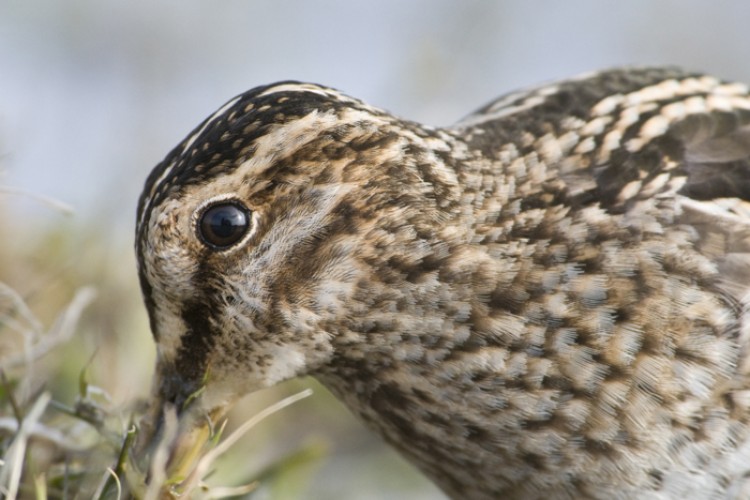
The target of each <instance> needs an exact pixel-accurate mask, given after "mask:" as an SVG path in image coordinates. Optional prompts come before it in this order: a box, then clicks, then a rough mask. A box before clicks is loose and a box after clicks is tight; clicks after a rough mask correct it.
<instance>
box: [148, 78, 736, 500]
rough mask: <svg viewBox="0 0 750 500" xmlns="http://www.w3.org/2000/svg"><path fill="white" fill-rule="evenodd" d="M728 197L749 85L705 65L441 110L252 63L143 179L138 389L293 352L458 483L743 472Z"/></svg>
mask: <svg viewBox="0 0 750 500" xmlns="http://www.w3.org/2000/svg"><path fill="white" fill-rule="evenodd" d="M748 202H750V97H748V88H747V87H746V86H744V85H739V84H731V83H725V82H722V81H720V80H718V79H715V78H712V77H709V76H704V75H699V74H690V73H685V72H683V71H680V70H677V69H623V70H611V71H605V72H601V73H594V74H590V75H585V76H581V77H578V78H576V79H572V80H568V81H563V82H559V83H556V84H552V85H548V86H542V87H539V88H536V89H532V90H527V91H522V92H517V93H513V94H510V95H507V96H505V97H502V98H500V99H498V100H496V101H494V102H492V103H490V104H489V105H487V106H485V107H483V108H481V109H480V110H479V111H477V112H476V113H474V114H472V115H470V116H469V117H467V118H465V119H464V120H462V121H461V122H459V123H458V124H456V125H454V126H451V127H446V128H432V127H427V126H424V125H420V124H418V123H414V122H409V121H404V120H402V119H399V118H396V117H393V116H392V115H390V114H388V113H386V112H384V111H382V110H379V109H375V108H373V107H370V106H368V105H366V104H364V103H362V102H360V101H358V100H356V99H352V98H350V97H347V96H345V95H343V94H340V93H339V92H337V91H335V90H332V89H329V88H325V87H320V86H317V85H312V84H302V83H296V82H282V83H278V84H274V85H269V86H265V87H257V88H255V89H252V90H250V91H248V92H247V93H245V94H242V95H240V96H238V97H236V98H234V99H232V100H231V101H229V102H228V103H227V104H225V105H224V106H223V107H222V108H221V109H219V110H218V111H217V112H216V113H214V114H213V115H212V116H210V117H209V118H208V119H207V120H206V121H204V122H203V123H202V124H201V125H200V126H199V127H198V128H196V129H195V130H194V131H193V132H192V133H191V134H190V135H189V136H188V137H187V139H185V140H184V141H183V142H182V144H180V145H179V146H178V147H177V148H175V149H174V150H173V151H172V152H171V153H170V154H169V155H168V156H167V158H166V159H165V160H164V161H163V162H162V163H161V164H159V165H158V166H157V167H156V168H155V170H154V171H153V172H152V174H151V175H150V177H149V179H148V181H147V183H146V187H145V189H144V192H143V195H142V197H141V199H140V203H139V208H138V227H137V242H136V248H137V254H138V261H139V272H140V278H141V284H142V288H143V294H144V297H145V301H146V304H147V307H148V311H149V315H150V319H151V325H152V329H153V331H154V336H155V339H156V343H157V348H158V366H157V380H156V382H155V386H154V387H155V389H154V393H155V396H156V403H155V407H156V408H159V407H160V405H162V404H164V403H166V402H168V403H173V404H176V405H177V406H178V407H181V406H182V405H183V403H185V401H186V400H187V399H188V397H189V396H190V395H191V394H192V393H194V392H195V391H196V390H198V389H199V388H201V387H203V390H202V391H201V392H200V395H199V396H198V397H197V398H195V399H194V400H192V401H191V403H190V405H189V408H190V411H189V412H186V413H191V415H193V417H192V418H194V419H195V418H198V417H196V415H201V414H204V413H209V414H212V415H215V414H220V413H223V412H224V411H225V408H226V407H227V405H229V404H231V403H232V402H233V401H235V400H236V399H237V398H238V397H240V396H242V395H244V394H246V393H248V392H250V391H253V390H256V389H259V388H262V387H267V386H271V385H274V384H276V383H278V382H281V381H283V380H286V379H289V378H292V377H296V376H300V375H313V376H315V377H316V378H318V379H319V380H320V381H321V382H322V383H323V384H325V386H326V387H328V388H329V389H330V390H331V391H332V392H333V393H334V394H335V395H336V396H338V397H339V398H340V399H341V400H342V401H344V402H345V403H346V405H347V406H348V407H349V408H350V409H351V410H352V411H353V412H354V413H355V414H356V415H358V416H359V417H360V418H361V419H362V420H364V421H365V422H366V423H367V424H368V425H369V426H370V427H371V428H373V429H375V430H376V431H377V432H378V433H380V434H381V435H382V436H383V437H384V438H385V439H386V440H387V441H388V442H390V443H391V444H392V445H393V446H395V447H396V448H398V449H399V451H400V452H401V453H403V454H404V455H405V456H406V457H408V458H409V459H410V460H411V461H412V462H413V463H415V464H416V465H417V466H418V467H419V468H420V469H421V470H422V471H424V473H425V474H426V475H427V476H428V477H430V478H431V479H432V480H433V481H435V482H436V483H437V484H438V485H439V486H440V487H441V488H442V489H443V490H444V491H445V492H446V493H447V494H449V495H451V496H452V497H455V498H470V499H484V498H518V499H530V498H606V499H612V498H635V497H637V498H654V499H656V498H678V497H682V498H701V499H703V498H711V497H713V498H731V497H743V496H744V497H747V496H748V495H750V489H749V488H750V485H749V484H748V479H747V478H746V476H748V475H750V424H749V422H748V419H749V418H750V378H749V377H750V376H749V373H750V366H749V363H750V356H748V347H749V346H750V339H749V338H748V336H749V335H750V322H749V321H748V318H747V309H748V300H749V299H748V292H750V204H748ZM216 207H219V208H220V209H226V210H227V211H228V212H227V213H232V214H236V216H237V220H239V221H240V222H237V223H229V222H227V225H225V226H222V225H221V224H224V222H222V221H224V220H225V219H223V218H221V216H216V217H214V219H215V220H214V219H211V218H208V216H207V215H206V214H207V213H209V212H207V211H208V210H211V209H213V208H216ZM222 214H223V212H222ZM216 221H218V222H216ZM214 222H215V224H214V225H211V224H212V223H214ZM232 224H235V226H233V225H232ZM235 228H236V229H237V231H242V232H237V233H236V235H237V236H236V237H237V238H239V239H237V240H236V241H235V240H234V238H235V233H233V232H232V231H234V230H235ZM213 231H217V232H219V233H221V235H228V236H227V238H228V239H227V240H226V241H229V240H232V243H231V244H228V245H224V243H223V242H224V241H225V240H220V243H221V244H219V245H216V244H215V242H216V241H219V240H216V239H214V236H215V235H213V233H212V232H213ZM206 232H208V233H209V234H208V235H207V234H206ZM221 235H220V236H221ZM212 242H213V243H212ZM191 399H192V398H191ZM198 420H200V419H199V418H198Z"/></svg>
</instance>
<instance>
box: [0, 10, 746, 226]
mask: <svg viewBox="0 0 750 500" xmlns="http://www.w3.org/2000/svg"><path fill="white" fill-rule="evenodd" d="M748 19H750V2H745V1H740V0H736V1H721V2H707V1H697V0H659V1H650V0H630V1H628V2H622V1H611V0H568V1H566V2H552V1H546V2H545V1H540V0H534V1H521V0H512V1H497V2H493V1H489V0H462V1H458V0H411V1H409V2H405V1H403V0H378V1H377V2H350V1H345V0H322V1H306V2H303V1H291V0H259V1H256V0H253V1H251V0H222V1H221V2H208V1H199V0H167V1H160V2H151V1H147V0H135V1H128V2H125V1H123V0H117V1H116V0H68V1H65V2H60V1H58V0H35V1H34V2H29V1H27V0H4V1H3V2H2V4H1V5H0V74H1V75H2V77H0V187H3V186H4V187H6V188H7V187H12V188H21V189H24V190H28V191H32V192H34V193H36V194H39V195H43V196H49V197H53V198H55V199H58V200H60V201H63V202H65V203H67V204H70V205H71V206H72V207H73V208H74V209H75V210H76V220H78V221H79V222H80V223H82V224H88V223H90V222H92V221H93V222H96V223H99V224H103V225H104V227H111V228H112V229H111V230H112V231H115V232H116V234H117V235H125V237H129V235H130V234H131V233H130V232H129V231H130V230H131V229H132V225H133V219H134V211H135V203H136V200H137V197H138V194H139V192H140V188H141V186H142V183H143V181H144V179H145V177H146V176H147V174H148V172H149V171H150V169H151V168H152V167H153V166H154V165H155V164H156V163H158V161H159V160H160V159H161V158H162V157H163V156H164V155H166V153H167V152H168V151H169V150H170V149H171V148H172V147H173V146H175V145H176V144H177V143H178V142H179V141H180V140H181V139H182V138H183V137H184V136H185V135H186V134H187V133H188V132H189V131H190V130H191V129H192V128H193V127H194V126H195V125H197V124H198V123H199V122H200V121H201V120H202V119H203V118H204V117H206V116H207V115H209V114H210V113H211V112H212V111H213V110H215V109H216V108H218V107H219V106H220V105H221V104H222V103H223V102H225V101H226V100H228V99H229V98H230V97H232V96H233V95H235V94H237V93H240V92H243V91H245V90H248V89H250V88H252V87H254V86H256V85H261V84H264V83H270V82H272V81H277V80H284V79H297V80H306V81H313V82H317V83H322V84H325V85H328V86H333V87H336V88H339V89H341V90H343V91H345V92H347V93H349V94H351V95H353V96H355V97H359V98H361V99H364V100H366V101H367V102H369V103H371V104H374V105H377V106H379V107H383V108H386V109H388V110H390V111H392V112H393V113H395V114H397V115H400V116H402V117H405V118H409V119H413V120H417V121H422V122H424V123H428V124H431V125H447V124H450V123H451V122H453V121H456V120H458V119H459V118H461V117H462V116H464V115H466V114H468V113H469V112H471V111H472V110H473V109H476V108H477V107H479V106H480V105H482V104H483V103H484V102H487V101H489V100H491V99H493V98H495V97H497V96H499V95H501V94H503V93H505V92H508V91H511V90H515V89H517V88H521V87H524V86H531V85H535V84H538V83H541V82H545V81H549V80H555V79H559V78H565V77H568V76H573V75H576V74H578V73H581V72H585V71H590V70H594V69H601V68H606V67H612V66H620V65H654V64H671V65H680V66H684V67H686V68H689V69H696V70H702V71H707V72H710V73H713V74H715V75H717V76H720V77H722V78H726V79H730V80H741V81H745V82H750V30H747V29H746V22H747V20H748ZM3 198H4V199H3ZM0 203H2V204H3V210H4V211H6V213H22V214H23V215H24V217H28V218H30V219H33V218H36V217H40V216H41V217H48V215H47V214H46V212H45V211H44V210H45V209H40V208H39V206H38V204H36V203H34V202H32V201H29V200H28V199H24V198H22V197H21V198H19V197H17V196H8V195H0Z"/></svg>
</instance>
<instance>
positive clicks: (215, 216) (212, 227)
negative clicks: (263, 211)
mask: <svg viewBox="0 0 750 500" xmlns="http://www.w3.org/2000/svg"><path fill="white" fill-rule="evenodd" d="M249 228H250V211H249V210H248V209H247V208H245V207H244V206H242V205H240V204H239V203H237V202H222V203H218V204H216V205H214V206H212V207H210V208H208V209H207V210H206V211H204V212H203V215H201V219H200V221H198V236H200V238H201V240H203V242H204V243H206V244H207V245H208V246H210V247H213V248H217V249H220V250H223V249H225V248H229V247H230V246H232V245H234V244H235V243H237V242H238V241H240V240H241V239H242V237H243V236H245V233H247V230H248V229H249Z"/></svg>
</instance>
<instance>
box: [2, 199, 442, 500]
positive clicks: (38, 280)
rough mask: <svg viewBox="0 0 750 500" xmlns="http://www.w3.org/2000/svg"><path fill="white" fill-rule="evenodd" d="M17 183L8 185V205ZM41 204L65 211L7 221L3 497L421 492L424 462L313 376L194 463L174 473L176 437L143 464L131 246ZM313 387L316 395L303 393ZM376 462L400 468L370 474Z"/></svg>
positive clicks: (141, 348)
mask: <svg viewBox="0 0 750 500" xmlns="http://www.w3.org/2000/svg"><path fill="white" fill-rule="evenodd" d="M7 192H8V191H7V190H3V189H0V210H1V209H2V206H3V202H4V198H3V196H4V193H5V194H7ZM43 203H45V204H49V205H50V206H52V207H53V209H54V210H53V211H51V212H50V213H49V218H48V219H47V220H46V221H43V222H42V223H34V224H30V223H28V222H27V221H24V223H23V224H19V225H13V224H11V221H9V220H8V219H7V218H6V220H5V221H4V222H2V223H0V242H1V243H0V497H3V498H23V499H27V498H28V499H36V500H44V499H91V498H93V499H99V498H101V499H118V498H122V499H125V498H138V499H154V498H173V497H177V496H179V497H180V498H227V497H231V498H253V499H256V498H257V499H266V498H272V499H282V500H293V499H301V498H316V497H317V498H339V499H343V498H352V497H357V498H388V497H392V496H394V495H395V496H397V497H411V498H414V497H415V495H414V494H415V493H420V492H421V491H422V490H421V486H422V485H423V484H425V483H424V481H423V480H422V479H421V478H420V477H419V476H418V475H417V474H416V473H414V472H413V469H411V468H409V467H407V466H404V465H403V463H402V462H400V459H399V458H397V457H396V455H395V454H394V453H392V452H390V451H386V449H385V448H384V447H383V446H382V445H381V444H380V443H379V441H378V440H376V439H374V438H372V437H371V435H369V434H368V433H367V432H366V431H363V429H362V428H361V426H360V425H359V424H358V423H356V421H355V420H354V419H353V418H352V417H351V416H350V415H349V413H348V412H347V411H346V410H344V409H343V408H342V406H341V405H340V404H339V403H338V402H336V401H335V400H334V399H333V397H332V396H330V394H328V393H327V391H325V390H324V389H322V388H321V387H320V386H318V385H317V384H315V383H314V382H313V381H309V380H306V381H291V382H287V383H285V384H282V385H281V386H279V387H277V388H274V389H269V390H266V391H262V392H261V393H258V394H253V395H252V396H250V397H249V398H245V399H244V400H243V401H241V402H240V404H239V405H238V407H237V408H236V409H235V410H234V411H233V412H232V413H230V415H229V419H228V421H227V422H224V423H220V425H218V426H217V428H218V429H219V430H221V431H222V432H217V433H216V434H215V435H214V436H213V439H211V440H210V441H209V445H208V446H206V447H204V448H202V449H200V450H198V453H199V459H198V461H197V468H196V469H195V470H193V471H182V472H181V475H180V476H179V477H174V476H173V477H168V475H167V474H166V473H165V472H164V471H165V466H164V459H163V456H164V450H165V449H166V446H167V445H164V446H162V448H161V450H162V452H161V453H162V454H161V458H160V456H158V453H157V454H156V455H155V456H154V459H153V460H152V461H151V463H150V464H147V465H145V466H143V465H139V464H138V463H136V461H135V460H134V459H133V457H132V456H131V449H132V448H131V447H132V443H133V442H134V440H135V439H136V437H137V432H138V427H137V425H136V424H137V423H138V421H139V420H140V418H141V417H142V416H143V414H144V412H145V409H146V403H145V397H146V395H147V394H149V391H150V385H151V374H152V373H153V366H154V351H155V349H154V346H153V341H152V339H151V334H150V331H149V329H148V325H147V319H146V315H145V311H144V309H143V305H142V303H141V297H140V292H139V289H138V285H137V282H136V273H135V262H134V259H133V256H132V250H131V242H130V241H129V238H122V241H120V242H117V241H113V238H112V235H111V234H110V233H108V232H103V231H102V230H101V229H97V228H96V227H89V226H87V227H82V226H80V224H79V221H77V220H76V218H75V216H70V215H66V213H62V212H60V211H59V207H58V206H57V205H56V204H55V202H51V201H50V200H43ZM63 212H65V209H64V210H63ZM309 387H312V388H313V389H314V390H315V397H313V398H306V399H305V400H304V401H300V399H301V398H303V397H306V396H308V395H309V389H308V388H309ZM384 464H388V465H387V466H384ZM394 464H395V465H394ZM144 469H147V470H144ZM377 470H388V471H389V472H388V476H387V477H385V478H378V479H374V480H370V481H369V482H368V480H367V479H366V478H367V476H368V475H369V474H370V473H371V472H373V471H377ZM147 475H148V476H149V477H150V481H149V482H148V485H147V484H146V480H145V478H146V477H147ZM375 477H377V475H376V476H375ZM363 478H364V481H365V482H368V484H370V485H371V488H373V491H366V490H365V489H363V487H362V486H361V485H362V484H363ZM428 491H430V490H428ZM394 492H397V493H394ZM428 495H429V493H428Z"/></svg>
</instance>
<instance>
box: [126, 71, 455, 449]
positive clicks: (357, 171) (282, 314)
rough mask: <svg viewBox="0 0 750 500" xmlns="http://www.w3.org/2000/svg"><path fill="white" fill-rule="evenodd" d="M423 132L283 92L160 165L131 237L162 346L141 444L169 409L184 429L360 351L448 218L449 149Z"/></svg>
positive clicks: (239, 109) (247, 104) (239, 111)
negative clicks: (376, 305)
mask: <svg viewBox="0 0 750 500" xmlns="http://www.w3.org/2000/svg"><path fill="white" fill-rule="evenodd" d="M429 135H431V132H429V131H426V130H425V129H423V128H420V127H419V126H417V125H416V124H408V123H406V122H401V121H396V119H394V118H392V117H390V115H387V114H385V113H384V112H382V111H380V110H377V109H375V108H372V107H369V106H367V105H365V104H363V103H362V102H360V101H357V100H355V99H352V98H349V97H346V96H344V95H342V94H340V93H338V92H336V91H333V90H331V89H328V88H324V87H320V86H317V85H310V84H301V83H296V82H282V83H279V84H275V85H270V86H266V87H258V88H255V89H253V90H250V91H248V92H246V93H245V94H242V95H240V96H238V97H235V98H234V99H232V100H230V101H229V102H228V103H226V104H225V105H224V106H222V107H221V108H220V109H219V110H218V111H217V112H215V113H214V114H213V115H211V116H210V117H209V118H207V119H206V120H205V121H204V122H203V123H202V124H201V125H199V126H198V127H197V128H196V129H195V130H194V131H193V132H192V133H191V134H190V135H189V136H188V137H187V138H186V139H185V140H184V141H183V142H182V143H181V144H180V145H179V146H177V147H176V148H175V149H174V150H173V151H172V152H171V153H170V154H169V155H168V156H167V157H166V158H165V160H164V161H163V162H162V163H160V164H159V165H157V167H156V168H155V169H154V170H153V172H152V173H151V175H150V176H149V178H148V180H147V182H146V185H145V188H144V191H143V194H142V195H141V198H140V200H139V206H138V220H137V229H136V233H137V234H136V253H137V259H138V267H139V276H140V283H141V288H142V292H143V296H144V300H145V303H146V306H147V310H148V315H149V319H150V324H151V329H152V332H153V336H154V339H155V342H156V346H157V367H156V376H155V381H154V385H153V407H152V410H151V419H152V422H151V424H150V431H147V432H145V433H144V436H145V437H144V439H146V440H152V439H154V438H155V435H156V434H158V431H157V430H156V429H158V427H159V425H160V424H159V422H160V421H161V420H160V419H161V418H162V411H163V408H164V407H165V406H166V405H169V406H172V407H174V408H175V410H176V411H177V413H178V414H180V415H183V416H184V418H186V419H188V420H191V422H192V423H189V424H185V425H186V426H187V427H188V428H194V427H195V426H196V425H198V424H196V422H203V421H205V420H206V419H205V417H206V416H208V417H209V420H214V421H215V420H216V418H218V417H220V416H221V415H223V414H224V413H225V412H226V410H227V409H228V408H229V407H230V406H231V404H232V403H233V402H234V401H236V400H237V399H238V398H239V397H241V396H243V395H245V394H247V393H249V392H252V391H255V390H258V389H261V388H265V387H270V386H273V385H275V384H277V383H279V382H282V381H284V380H287V379H290V378H294V377H297V376H301V375H307V374H315V373H316V372H317V371H320V370H324V369H325V368H326V367H328V366H331V364H332V362H333V360H335V359H336V358H337V356H340V355H341V352H342V350H346V349H347V348H350V349H349V351H350V352H351V351H352V349H354V350H356V347H352V346H356V345H357V343H358V340H359V338H358V335H359V334H360V333H362V332H363V331H364V330H366V329H367V328H368V327H367V325H364V324H362V323H361V321H363V320H361V318H362V317H364V316H365V315H366V312H367V311H369V310H372V305H373V301H378V300H381V303H382V298H383V296H384V294H388V293H390V294H392V293H393V292H392V291H391V290H390V287H389V286H388V285H387V283H385V282H386V281H388V279H389V275H391V276H392V279H396V277H398V278H399V279H405V278H404V276H405V275H406V274H408V272H409V271H408V268H409V266H421V265H425V257H426V256H427V255H428V254H430V255H432V254H433V253H434V252H433V250H434V249H432V248H428V247H429V245H427V246H426V245H425V244H424V241H425V239H426V238H428V235H427V233H429V232H431V231H433V230H434V229H433V228H434V226H435V224H434V222H435V220H437V219H439V218H441V217H444V215H443V213H444V211H445V207H440V206H439V204H438V202H437V199H438V197H439V198H440V199H441V200H443V201H442V203H444V204H447V203H449V202H450V200H451V197H450V196H447V195H446V193H445V192H443V193H436V189H437V187H438V186H439V188H440V189H442V190H443V191H445V190H450V189H451V187H454V186H455V185H456V181H455V179H454V178H453V175H454V174H453V172H452V170H450V169H448V168H445V166H444V164H443V163H442V161H440V160H439V159H438V160H437V161H436V158H434V157H433V156H434V155H435V154H439V151H440V150H441V148H443V149H445V150H447V149H448V145H447V144H445V143H444V142H442V141H443V140H442V139H439V138H436V137H433V138H430V139H429V140H430V141H431V143H430V144H429V145H426V144H425V143H424V142H425V141H426V140H428V139H427V136H429ZM436 152H437V153H436ZM427 156H430V157H429V158H427ZM427 165H429V166H427ZM425 176H428V177H429V178H428V179H426V178H425ZM438 195H440V196H438ZM420 232H421V233H423V234H420ZM394 267H395V268H397V269H396V270H395V271H394ZM373 276H378V277H379V279H377V280H373V279H372V277H373ZM378 282H379V283H380V284H378ZM355 322H359V323H357V325H355V326H353V323H355ZM346 346H348V347H346ZM357 352H358V354H357V355H360V356H363V353H362V352H360V351H357ZM357 355H355V356H354V357H355V358H356V356H357ZM193 430H194V429H193ZM185 432H186V435H187V434H190V432H193V431H185ZM202 434H205V432H202ZM191 446H192V445H191ZM177 448H178V449H179V448H180V446H177ZM176 453H178V452H176Z"/></svg>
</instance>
